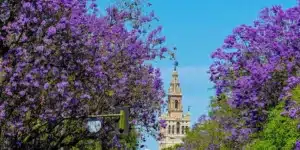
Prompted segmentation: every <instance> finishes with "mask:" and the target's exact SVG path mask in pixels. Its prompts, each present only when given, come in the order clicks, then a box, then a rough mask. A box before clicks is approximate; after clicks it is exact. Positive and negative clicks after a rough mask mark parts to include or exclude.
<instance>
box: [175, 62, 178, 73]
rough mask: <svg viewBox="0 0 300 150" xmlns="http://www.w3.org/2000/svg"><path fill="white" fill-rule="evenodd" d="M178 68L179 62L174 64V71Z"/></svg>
mask: <svg viewBox="0 0 300 150" xmlns="http://www.w3.org/2000/svg"><path fill="white" fill-rule="evenodd" d="M177 67H178V61H175V62H174V71H176V69H177Z"/></svg>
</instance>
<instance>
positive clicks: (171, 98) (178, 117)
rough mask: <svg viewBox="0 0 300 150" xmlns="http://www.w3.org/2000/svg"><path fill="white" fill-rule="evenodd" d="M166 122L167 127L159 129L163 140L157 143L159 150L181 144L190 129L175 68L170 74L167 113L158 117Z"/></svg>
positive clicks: (188, 115) (188, 116)
mask: <svg viewBox="0 0 300 150" xmlns="http://www.w3.org/2000/svg"><path fill="white" fill-rule="evenodd" d="M160 119H164V120H166V123H167V127H166V128H160V133H161V134H162V135H163V138H162V139H161V140H160V141H159V150H161V149H163V148H167V147H170V146H173V145H175V144H180V143H182V138H183V137H184V136H185V134H186V130H187V128H189V127H190V114H189V113H186V114H184V113H183V106H182V93H181V89H180V84H179V80H178V72H177V71H176V68H175V69H174V71H173V73H172V80H171V84H170V87H169V91H168V111H167V113H165V114H163V115H161V116H160Z"/></svg>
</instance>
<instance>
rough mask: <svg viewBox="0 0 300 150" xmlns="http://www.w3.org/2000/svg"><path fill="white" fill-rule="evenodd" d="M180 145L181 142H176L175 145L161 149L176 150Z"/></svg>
mask: <svg viewBox="0 0 300 150" xmlns="http://www.w3.org/2000/svg"><path fill="white" fill-rule="evenodd" d="M180 147H182V145H181V144H176V145H174V146H171V147H168V148H163V149H162V150H177V149H178V148H180Z"/></svg>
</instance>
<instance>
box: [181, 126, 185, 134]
mask: <svg viewBox="0 0 300 150" xmlns="http://www.w3.org/2000/svg"><path fill="white" fill-rule="evenodd" d="M181 134H184V126H181Z"/></svg>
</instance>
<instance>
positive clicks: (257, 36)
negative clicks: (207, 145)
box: [210, 5, 300, 148]
mask: <svg viewBox="0 0 300 150" xmlns="http://www.w3.org/2000/svg"><path fill="white" fill-rule="evenodd" d="M299 16H300V6H299V5H298V6H295V7H292V8H289V9H287V10H283V9H282V8H281V7H280V6H274V7H272V8H265V9H264V10H263V11H261V13H260V17H259V19H258V20H257V21H255V22H254V24H253V25H252V26H248V25H241V26H239V27H237V28H236V29H234V31H233V34H232V35H230V36H228V37H227V38H226V39H225V41H224V44H223V46H222V47H221V48H219V49H217V50H216V51H215V52H214V53H213V54H212V58H214V60H215V61H214V63H213V64H212V65H211V67H210V74H211V80H212V81H213V82H214V84H215V88H216V94H217V96H219V95H221V94H225V95H226V96H227V103H228V104H229V105H230V107H231V108H233V109H236V110H238V111H237V112H238V117H232V118H231V120H232V121H231V124H227V125H226V126H225V127H224V128H225V129H226V131H229V132H231V135H230V136H228V137H227V138H228V139H229V140H231V141H232V142H236V143H238V145H239V147H240V148H242V147H243V144H244V143H247V142H248V141H249V138H250V135H252V134H254V133H257V132H259V131H261V130H262V129H263V128H264V123H265V122H266V121H267V120H268V116H272V115H269V113H270V112H271V110H274V108H275V107H276V106H277V105H278V104H279V103H280V102H283V103H285V107H284V108H285V109H283V110H282V115H286V116H288V117H290V118H292V119H298V118H299V110H300V109H299V102H297V101H295V100H294V99H293V98H292V97H291V95H292V94H291V90H292V89H294V88H295V87H296V86H297V85H299V83H300V76H299V75H300V74H299V70H300V44H299V43H300V18H299ZM276 108H279V107H276ZM294 142H295V143H296V139H295V140H294ZM299 145H300V144H299V143H298V142H297V144H296V146H299Z"/></svg>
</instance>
